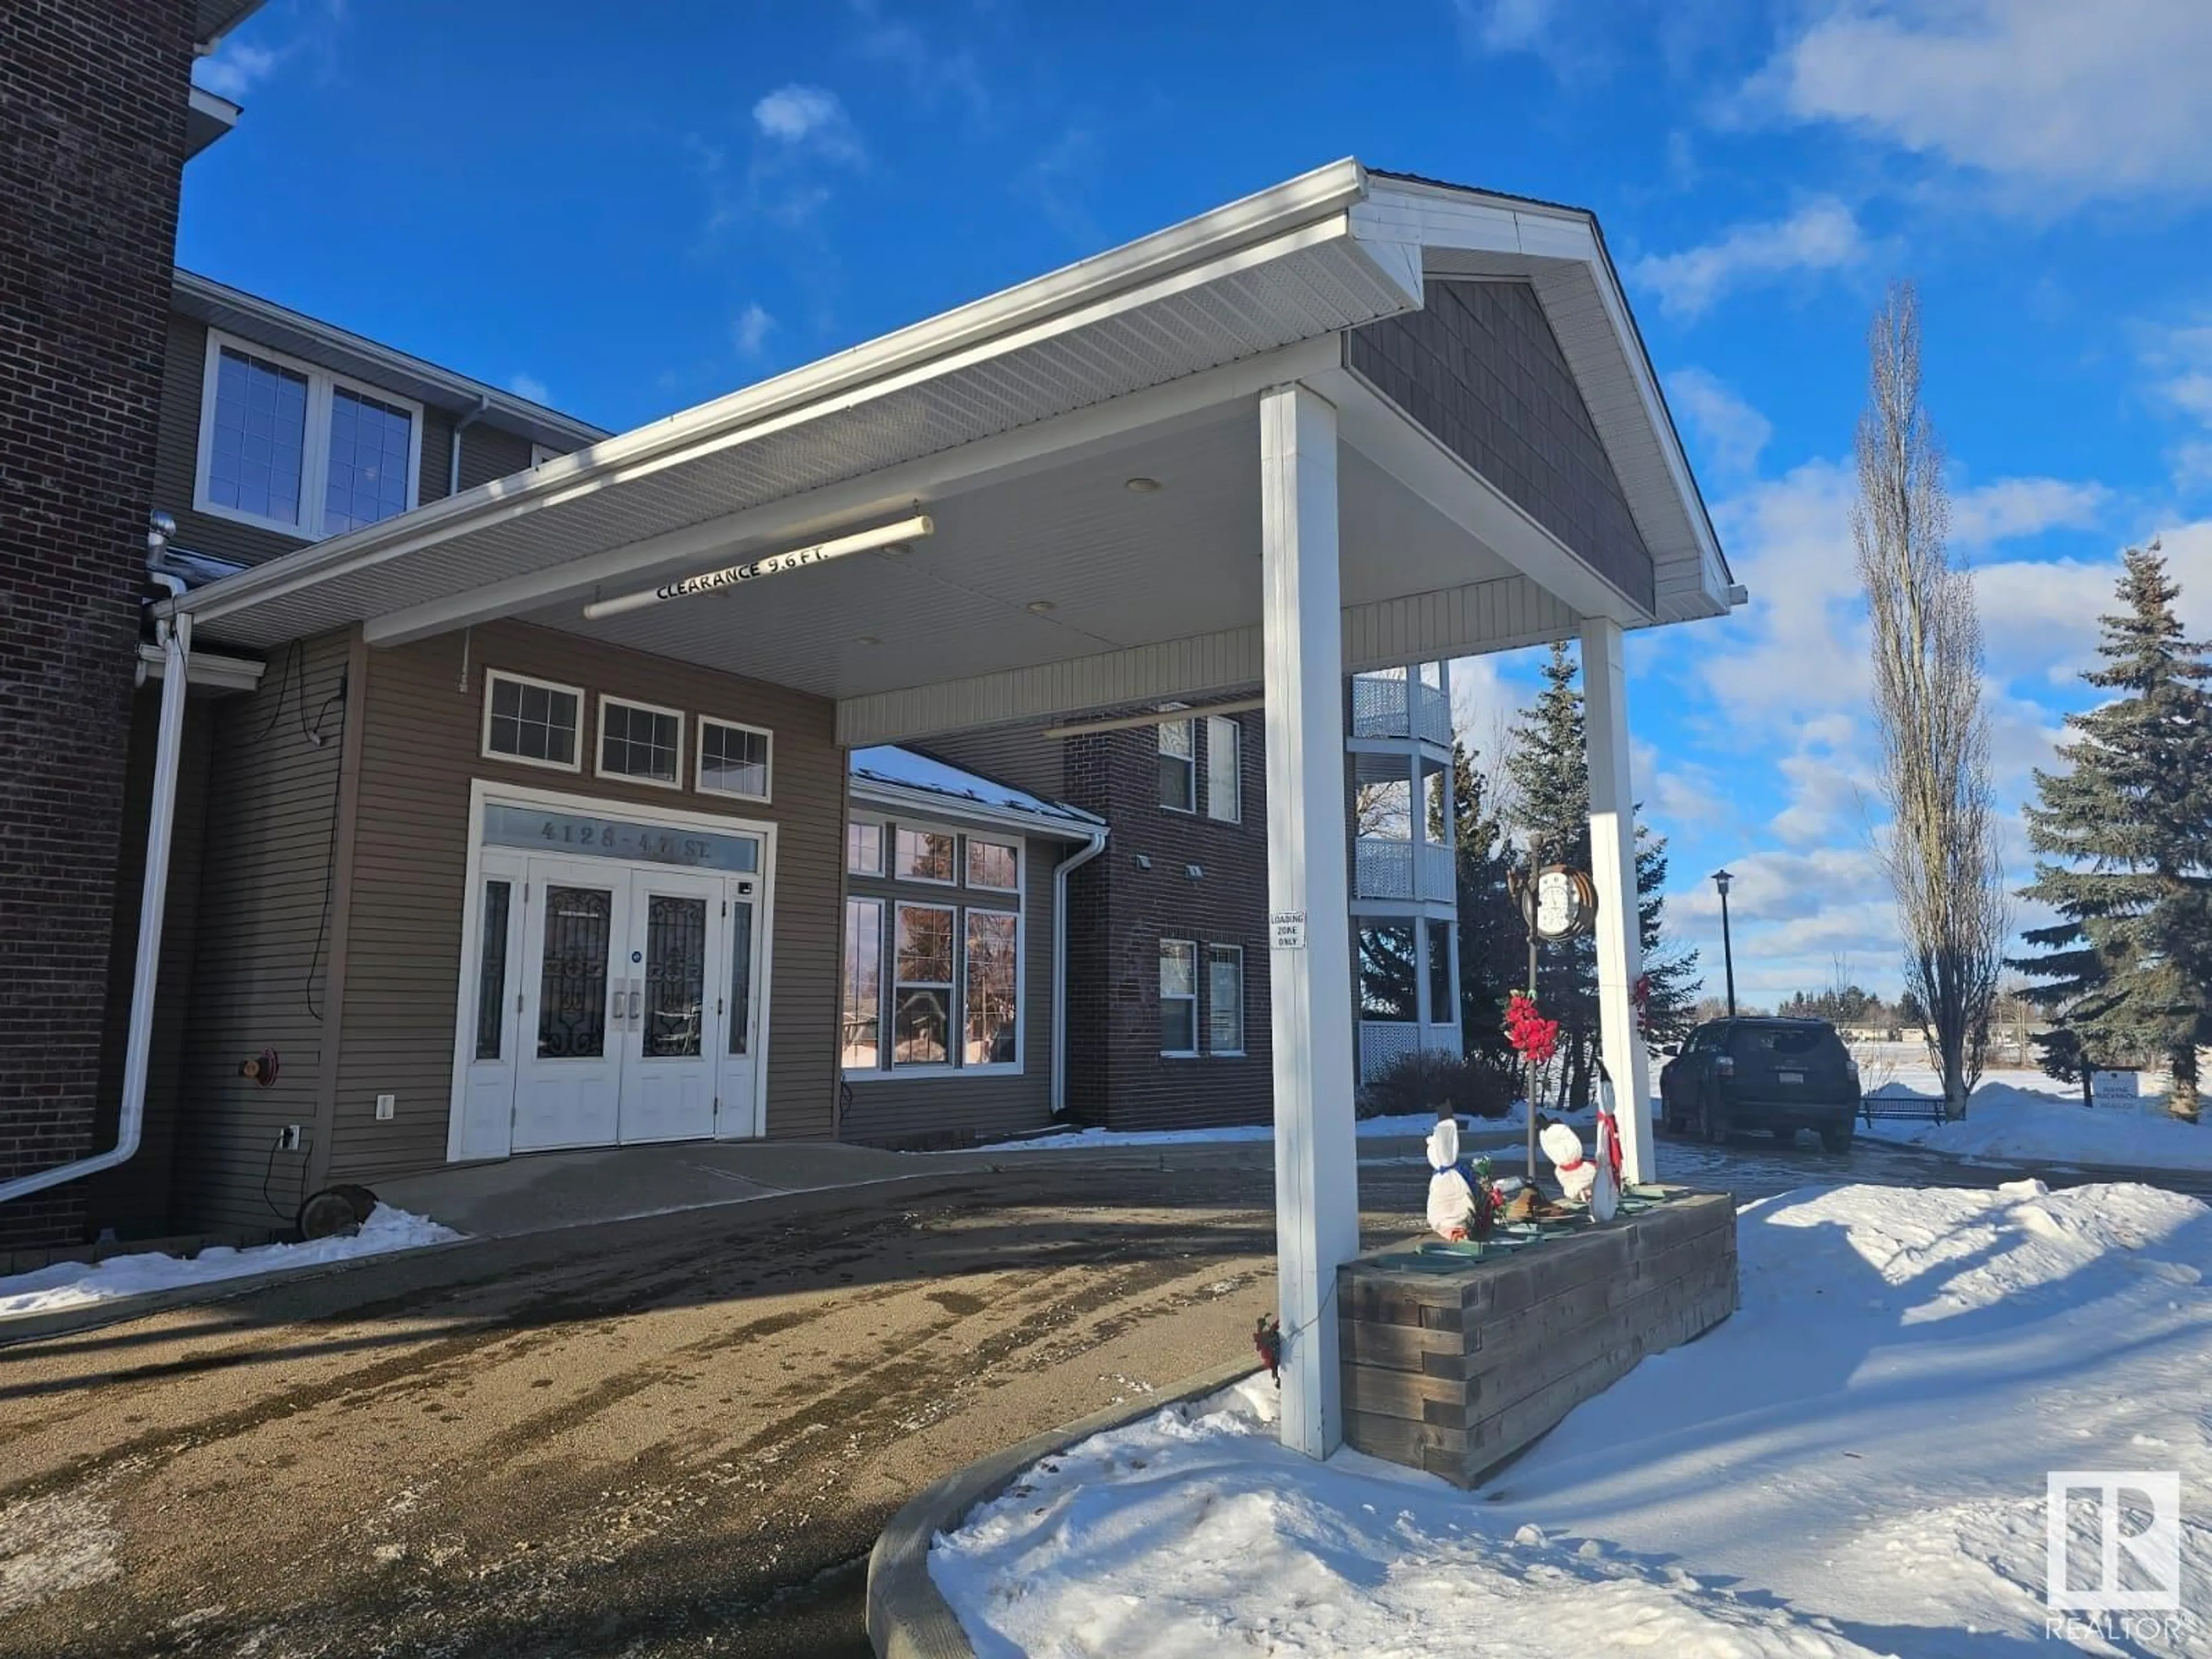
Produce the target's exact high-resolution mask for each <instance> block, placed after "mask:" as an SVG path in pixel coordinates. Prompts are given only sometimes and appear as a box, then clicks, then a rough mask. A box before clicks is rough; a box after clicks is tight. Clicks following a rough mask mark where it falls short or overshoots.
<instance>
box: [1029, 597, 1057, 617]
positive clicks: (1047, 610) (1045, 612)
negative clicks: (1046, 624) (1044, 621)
mask: <svg viewBox="0 0 2212 1659" xmlns="http://www.w3.org/2000/svg"><path fill="white" fill-rule="evenodd" d="M1022 608H1023V609H1024V610H1025V611H1030V612H1032V613H1034V614H1035V615H1036V616H1040V617H1048V616H1050V615H1051V614H1052V611H1053V604H1052V601H1051V600H1050V599H1031V600H1030V602H1029V603H1028V604H1027V605H1024V606H1023V607H1022Z"/></svg>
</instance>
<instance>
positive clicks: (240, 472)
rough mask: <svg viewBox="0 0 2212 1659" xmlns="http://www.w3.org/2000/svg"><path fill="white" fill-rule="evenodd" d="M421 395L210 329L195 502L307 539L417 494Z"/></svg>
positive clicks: (391, 511) (390, 509)
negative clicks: (362, 382) (400, 393)
mask: <svg viewBox="0 0 2212 1659" xmlns="http://www.w3.org/2000/svg"><path fill="white" fill-rule="evenodd" d="M421 466H422V405H421V404H416V403H414V402H412V401H410V399H408V398H400V397H397V396H395V395H393V394H392V393H390V392H380V391H377V390H375V389H374V388H373V387H369V386H357V385H355V384H353V383H351V382H349V381H347V380H341V379H340V378H339V377H337V375H335V374H331V373H329V372H328V371H327V370H324V369H319V368H315V367H314V365H313V364H312V363H304V362H295V361H294V360H292V359H290V358H288V357H285V356H282V355H281V354H279V353H276V352H272V351H269V350H266V349H264V348H262V347H259V346H253V345H249V344H247V343H246V342H244V341H241V340H233V339H229V338H228V337H225V336H223V335H221V334H218V333H216V332H213V331H210V333H209V335H208V356H207V366H206V370H205V381H204V387H203V390H202V392H201V400H200V441H199V464H198V469H197V479H196V487H195V489H194V492H193V501H192V505H193V507H194V509H195V510H196V511H198V512H202V513H213V514H215V515H216V516H217V517H220V518H228V519H238V520H244V521H245V522H246V523H249V524H257V525H261V526H265V527H266V528H269V529H272V530H279V531H283V532H285V533H286V534H288V535H293V536H299V537H303V538H308V539H311V540H312V539H313V538H319V537H323V536H335V535H338V534H341V533H343V532H345V531H349V530H358V529H360V528H361V527H362V526H363V525H371V524H376V523H379V522H380V521H382V520H386V519H389V518H391V517H392V516H394V515H395V514H397V513H404V512H406V511H407V509H408V508H410V507H413V506H414V505H415V504H416V493H417V479H418V477H419V474H420V471H421Z"/></svg>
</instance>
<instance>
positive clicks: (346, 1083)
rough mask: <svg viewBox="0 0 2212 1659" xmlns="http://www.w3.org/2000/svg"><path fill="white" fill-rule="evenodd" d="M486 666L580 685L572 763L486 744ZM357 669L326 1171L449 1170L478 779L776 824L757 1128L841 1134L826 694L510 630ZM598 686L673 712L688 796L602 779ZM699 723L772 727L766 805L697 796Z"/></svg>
mask: <svg viewBox="0 0 2212 1659" xmlns="http://www.w3.org/2000/svg"><path fill="white" fill-rule="evenodd" d="M464 651H465V652H466V656H467V669H466V673H465V676H464V671H463V666H462V664H463V653H464ZM492 668H496V669H504V670H508V671H513V672H515V673H518V674H526V675H530V676H532V677H534V678H542V679H548V680H557V681H560V682H562V683H563V684H569V685H576V686H581V687H583V688H584V689H585V690H586V699H585V706H584V708H583V710H582V716H581V718H582V721H583V732H582V738H583V742H582V747H583V750H584V755H583V767H582V769H581V770H580V771H579V772H573V773H572V772H563V771H559V770H555V769H549V768H545V767H538V766H526V765H521V764H519V763H513V762H511V761H503V760H498V759H488V758H485V757H482V756H481V755H480V754H479V752H478V751H479V750H480V748H481V745H482V736H483V695H484V675H485V671H486V670H487V669H492ZM367 678H368V688H367V698H366V704H365V707H366V714H365V719H366V722H367V723H366V725H365V726H364V727H363V732H362V761H361V782H360V800H361V817H360V822H359V824H358V826H357V829H356V837H355V846H354V854H353V861H352V867H351V879H352V890H351V906H350V912H351V914H350V922H349V940H348V952H347V957H348V959H347V969H346V984H345V1033H344V1037H345V1040H344V1043H343V1048H342V1049H341V1051H340V1054H339V1057H338V1066H337V1096H336V1101H335V1112H334V1121H333V1132H332V1145H331V1154H332V1156H331V1171H330V1174H331V1179H332V1180H357V1181H371V1182H373V1181H374V1179H375V1178H376V1177H378V1176H389V1175H393V1174H397V1173H399V1172H401V1171H403V1170H421V1169H425V1168H429V1167H432V1166H435V1165H437V1164H442V1163H443V1162H444V1161H445V1158H446V1146H447V1128H448V1124H449V1113H450V1110H451V1102H452V1086H453V1035H454V1018H455V1012H456V1008H457V1005H458V1000H459V984H460V981H459V974H460V969H461V963H460V951H461V927H462V920H463V912H464V908H465V903H466V902H467V900H466V896H465V893H464V891H463V884H464V882H465V879H466V868H465V861H466V859H467V855H468V834H469V798H470V785H471V781H472V780H475V779H477V778H483V779H488V780H490V781H495V782H500V783H508V784H517V785H521V786H525V787H531V788H536V789H550V790H557V791H560V792H562V793H571V794H575V795H580V796H586V797H590V798H592V799H599V800H605V801H609V802H616V803H623V804H627V805H634V806H636V807H639V808H642V809H656V808H657V809H660V810H664V811H665V810H671V809H672V810H679V811H687V812H716V811H723V812H727V813H728V814H729V815H730V816H732V817H742V818H751V819H764V820H767V821H769V822H772V823H775V825H776V826H777V836H776V851H775V894H774V903H775V921H774V933H773V937H772V940H771V946H772V951H773V959H772V962H771V963H770V970H769V971H770V992H769V1011H768V1018H769V1057H768V1096H767V1103H766V1104H767V1129H768V1133H769V1136H770V1137H771V1138H796V1137H805V1136H826V1135H829V1134H831V1133H834V1131H835V1111H836V1014H837V1008H836V1001H837V994H836V986H837V950H838V940H839V937H840V927H839V921H840V917H839V891H840V886H841V878H840V873H839V872H840V871H841V869H842V814H843V810H844V808H843V796H844V782H843V755H842V750H839V749H838V748H837V747H836V742H835V738H834V734H833V727H832V706H831V705H830V704H829V702H826V701H823V700H822V699H818V698H815V697H811V696H806V695H805V694H803V693H799V692H795V691H791V690H785V689H784V688H781V687H779V686H772V685H766V684H761V683H759V682H757V681H752V680H745V679H740V678H737V677H735V676H732V675H726V674H720V673H716V672H714V671H710V670H708V669H703V668H699V667H695V666H693V665H689V664H685V663H679V662H674V661H671V660H670V659H665V658H660V657H653V656H648V655H646V654H644V653H639V652H635V651H629V650H624V649H622V648H620V647H613V646H606V645H601V644H598V643H596V642H594V641H589V640H585V639H581V638H578V637H576V636H574V635H568V634H563V633H560V632H558V631H556V630H554V629H544V628H538V627H533V626H531V625H528V624H526V623H494V624H491V625H489V626H485V627H481V628H477V629H474V630H473V631H472V632H471V634H468V635H461V634H451V635H441V636H440V637H438V638H436V639H432V640H425V641H419V642H417V643H416V644H413V645H407V646H401V647H396V648H393V649H390V650H373V651H371V652H370V653H368V675H367ZM602 695H610V696H617V697H631V698H636V699H639V700H641V701H643V702H653V703H658V704H661V705H664V706H666V707H670V708H681V709H683V710H684V713H685V715H686V719H685V722H684V745H685V783H686V786H687V787H685V788H684V789H683V790H680V791H678V790H674V789H665V788H656V787H653V786H651V785H646V784H638V783H633V782H628V781H622V780H618V779H610V778H600V777H598V776H596V775H594V774H593V771H592V763H593V759H594V757H593V754H592V738H593V737H594V735H595V734H596V732H597V730H598V720H599V710H598V703H599V697H600V696H602ZM701 714H706V715H708V716H709V717H712V718H718V719H724V720H738V721H742V722H744V723H746V724H748V725H753V726H766V727H768V728H769V729H770V730H771V731H772V732H774V733H775V746H774V751H773V777H772V781H771V789H772V792H773V793H774V796H775V799H774V800H773V801H772V802H771V803H769V805H765V806H763V805H758V804H757V803H752V802H736V801H726V800H723V799H720V798H718V797H715V796H713V795H702V794H700V793H696V791H695V790H693V789H691V788H690V787H689V785H690V767H691V763H692V759H693V757H694V756H695V754H696V743H697V718H698V716H699V715H701ZM380 1093H385V1094H393V1095H397V1096H398V1101H397V1103H396V1106H395V1115H394V1116H393V1117H392V1119H391V1120H390V1121H386V1122H379V1121H377V1120H376V1115H375V1103H376V1097H377V1095H378V1094H380Z"/></svg>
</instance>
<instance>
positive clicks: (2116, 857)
mask: <svg viewBox="0 0 2212 1659" xmlns="http://www.w3.org/2000/svg"><path fill="white" fill-rule="evenodd" d="M2125 562H2126V571H2125V574H2123V576H2122V577H2121V579H2120V582H2119V596H2120V599H2121V601H2122V603H2123V605H2124V606H2125V607H2126V608H2125V610H2124V611H2122V612H2121V613H2120V614H2118V615H2113V616H2106V617H2102V618H2101V619H2100V620H2101V623H2102V637H2101V638H2100V640H2099V641H2098V646H2097V653H2098V654H2099V655H2100V657H2102V658H2103V659H2105V662H2104V665H2103V666H2101V667H2098V668H2093V669H2089V670H2087V671H2085V672H2084V673H2083V675H2082V678H2084V679H2085V680H2087V682H2088V683H2089V684H2091V685H2093V686H2096V687H2098V688H2099V689H2100V690H2105V691H2109V692H2112V693H2114V694H2116V695H2115V696H2113V697H2112V700H2111V701H2109V702H2105V703H2103V704H2101V705H2100V706H2099V707H2097V708H2092V709H2090V710H2088V711H2087V712H2086V713H2083V714H2069V715H2068V716H2067V717H2066V725H2067V726H2068V728H2069V730H2070V731H2071V732H2073V734H2074V735H2073V737H2072V738H2071V739H2070V740H2069V741H2068V742H2065V743H2063V744H2060V745H2059V750H2058V754H2059V758H2060V759H2061V760H2062V761H2064V762H2066V763H2068V769H2066V770H2065V771H2063V772H2056V773H2053V772H2045V771H2042V770H2040V769H2039V770H2038V771H2037V772H2036V775H2035V787H2036V800H2035V802H2034V803H2033V804H2032V805H2029V806H2028V807H2027V823H2028V839H2029V842H2030V844H2031V845H2032V846H2033V848H2034V849H2035V850H2036V851H2037V852H2038V853H2039V854H2046V855H2048V856H2047V858H2046V859H2045V860H2039V861H2038V863H2037V865H2036V866H2035V881H2034V883H2033V884H2032V885H2030V886H2029V887H2027V888H2026V889H2024V890H2023V892H2024V895H2025V896H2027V897H2029V898H2032V899H2038V900H2040V901H2042V902H2044V903H2045V904H2048V905H2050V906H2051V908H2053V909H2055V910H2056V911H2057V912H2058V915H2059V917H2060V920H2059V921H2057V922H2056V923H2055V924H2053V925H2052V926H2051V927H2037V928H2032V929H2030V930H2029V931H2028V933H2027V940H2028V942H2029V943H2030V944H2031V945H2037V946H2039V947H2040V949H2041V954H2040V955H2038V956H2034V957H2025V958H2022V959H2020V960H2018V961H2016V962H2015V963H2014V964H2013V965H2014V966H2015V967H2016V968H2019V969H2021V970H2022V971H2024V972H2026V973H2028V974H2031V975H2034V976H2035V977H2036V978H2037V979H2039V980H2040V981H2043V982H2042V983H2041V984H2039V985H2037V986H2035V987H2033V988H2032V989H2031V990H2030V991H2029V993H2028V995H2029V997H2030V999H2031V1000H2033V1001H2034V1002H2035V1003H2036V1004H2037V1006H2040V1007H2043V1008H2045V1009H2048V1010H2050V1011H2051V1012H2054V1013H2055V1014H2056V1015H2057V1017H2058V1018H2059V1020H2060V1022H2061V1024H2063V1027H2064V1029H2065V1030H2066V1031H2067V1032H2068V1033H2069V1035H2068V1036H2067V1037H2065V1038H2064V1039H2062V1040H2061V1041H2060V1042H2057V1043H2055V1044H2053V1043H2046V1044H2045V1068H2046V1069H2048V1070H2051V1072H2052V1073H2054V1074H2055V1075H2059V1076H2062V1077H2063V1076H2065V1075H2066V1074H2067V1073H2069V1072H2071V1073H2077V1074H2078V1073H2080V1072H2081V1071H2086V1070H2087V1069H2088V1068H2089V1067H2090V1066H2109V1065H2113V1064H2116V1063H2118V1062H2121V1061H2124V1060H2152V1059H2156V1060H2164V1061H2165V1062H2166V1065H2167V1066H2168V1067H2169V1068H2170V1069H2171V1071H2172V1076H2173V1089H2172V1095H2171V1097H2169V1099H2168V1102H2167V1109H2168V1110H2169V1111H2170V1112H2171V1113H2172V1115H2174V1116H2176V1117H2179V1118H2185V1119H2187V1120H2189V1121H2191V1122H2194V1121H2196V1118H2197V1048H2198V1047H2199V1046H2200V1045H2201V1044H2203V1043H2206V1042H2212V660H2208V656H2207V650H2208V647H2206V646H2205V645H2204V644H2203V643H2201V642H2195V641H2189V640H2187V639H2185V638H2184V636H2183V634H2182V629H2181V624H2180V623H2179V621H2178V620H2177V619H2176V617H2175V616H2174V612H2173V601H2174V599H2176V598H2177V597H2178V596H2179V592H2180V589H2179V587H2178V586H2176V585H2175V584H2174V582H2173V581H2172V580H2171V579H2170V578H2169V577H2168V575H2167V574H2166V561H2165V559H2164V558H2163V557H2162V556H2160V553H2159V551H2158V544H2157V543H2155V542H2154V543H2152V544H2151V546H2150V549H2149V550H2147V551H2146V550H2141V549H2136V548H2130V549H2129V550H2128V552H2127V555H2126V561H2125Z"/></svg>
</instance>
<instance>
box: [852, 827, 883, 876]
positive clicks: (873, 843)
mask: <svg viewBox="0 0 2212 1659" xmlns="http://www.w3.org/2000/svg"><path fill="white" fill-rule="evenodd" d="M845 872H846V873H847V874H848V875H854V876H880V875H881V874H883V872H884V826H883V825H882V824H880V823H848V824H847V825H846V826H845Z"/></svg>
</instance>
